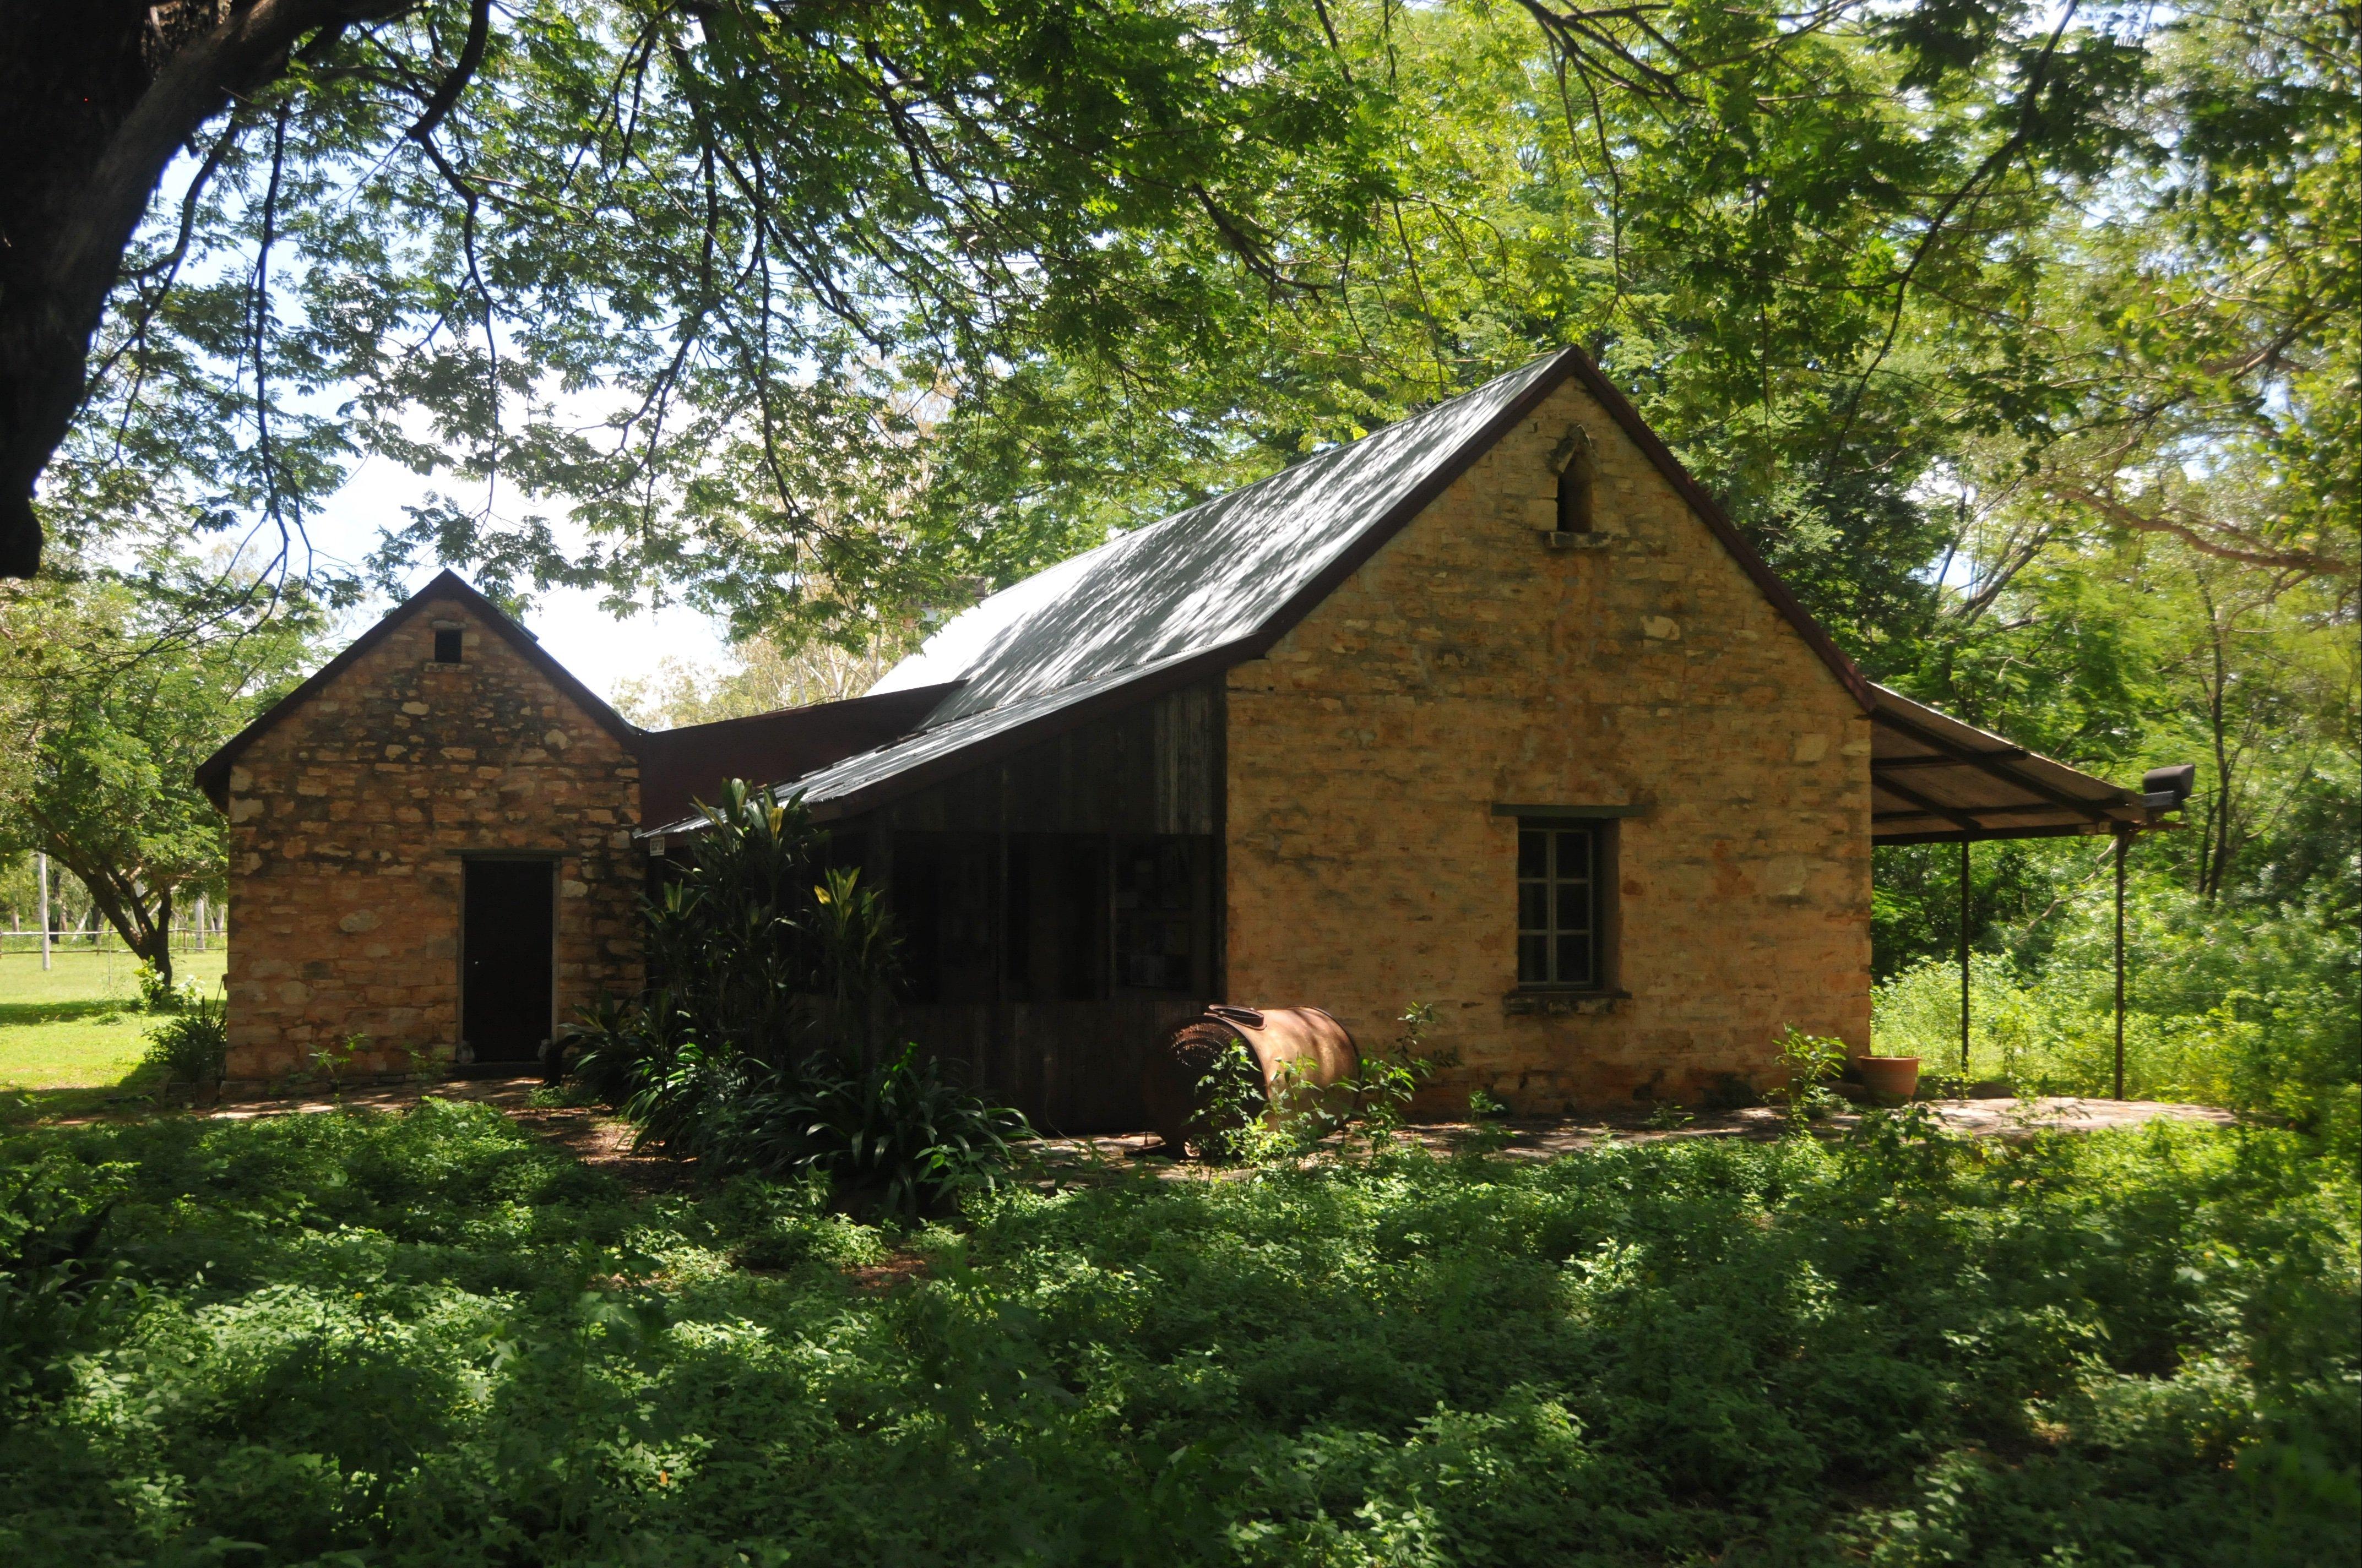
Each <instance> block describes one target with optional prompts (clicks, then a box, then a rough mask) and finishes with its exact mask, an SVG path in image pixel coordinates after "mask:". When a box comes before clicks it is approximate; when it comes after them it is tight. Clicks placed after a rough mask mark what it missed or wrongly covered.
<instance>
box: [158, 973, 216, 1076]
mask: <svg viewBox="0 0 2362 1568" xmlns="http://www.w3.org/2000/svg"><path fill="white" fill-rule="evenodd" d="M146 1063H147V1065H148V1066H150V1067H153V1068H157V1069H160V1070H161V1071H162V1073H163V1075H164V1080H165V1081H166V1082H167V1083H186V1084H195V1085H197V1086H199V1087H206V1086H210V1085H213V1084H216V1083H219V1082H220V1081H221V1080H222V1079H223V1077H224V1076H225V1075H226V1074H227V1073H228V1071H229V1006H228V1003H227V1002H226V1000H225V999H223V998H221V997H218V996H203V995H200V994H198V993H197V992H195V991H194V990H193V989H192V990H191V991H190V992H189V993H188V995H187V996H186V997H184V998H183V999H182V1003H181V1010H180V1011H179V1012H177V1013H174V1014H171V1015H170V1016H168V1017H167V1018H166V1019H165V1020H164V1021H163V1022H162V1023H160V1024H159V1025H156V1026H155V1027H154V1028H152V1029H150V1030H149V1031H148V1054H147V1057H146Z"/></svg>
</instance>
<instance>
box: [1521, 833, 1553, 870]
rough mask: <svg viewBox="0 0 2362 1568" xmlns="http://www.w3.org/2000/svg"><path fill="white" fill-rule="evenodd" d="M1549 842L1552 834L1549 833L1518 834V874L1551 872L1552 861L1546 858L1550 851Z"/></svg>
mask: <svg viewBox="0 0 2362 1568" xmlns="http://www.w3.org/2000/svg"><path fill="white" fill-rule="evenodd" d="M1549 844H1550V835H1549V834H1547V833H1520V834H1518V875H1519V876H1548V875H1549V874H1550V863H1549V861H1547V860H1546V859H1545V856H1546V855H1547V854H1548V853H1549Z"/></svg>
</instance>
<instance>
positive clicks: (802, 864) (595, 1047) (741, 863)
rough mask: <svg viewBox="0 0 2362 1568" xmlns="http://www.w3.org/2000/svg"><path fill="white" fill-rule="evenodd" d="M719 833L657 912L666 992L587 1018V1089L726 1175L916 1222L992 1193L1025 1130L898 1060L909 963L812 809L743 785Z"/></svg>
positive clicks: (731, 788) (582, 1073)
mask: <svg viewBox="0 0 2362 1568" xmlns="http://www.w3.org/2000/svg"><path fill="white" fill-rule="evenodd" d="M706 819H707V828H706V830H705V831H704V832H703V833H701V834H700V835H699V836H698V837H697V838H696V839H694V840H693V849H692V851H691V855H692V858H691V861H690V864H689V865H688V866H687V867H685V868H683V869H682V870H681V872H679V875H678V876H677V877H676V879H675V880H674V881H673V882H671V883H669V884H668V885H667V886H666V887H665V889H664V891H663V894H662V895H661V896H660V897H658V898H657V899H655V900H652V901H650V902H649V903H648V904H647V905H646V907H645V910H644V915H645V918H646V927H647V950H648V971H649V976H650V982H649V985H648V987H647V989H646V991H644V992H642V993H641V994H640V995H639V996H637V997H635V998H634V999H632V1000H630V1001H628V1002H616V1001H610V1002H608V1003H603V1004H602V1006H600V1007H599V1008H597V1009H595V1010H593V1012H592V1013H591V1014H589V1015H588V1017H587V1018H586V1019H585V1029H584V1033H583V1036H582V1039H583V1043H584V1049H583V1052H582V1055H581V1056H580V1058H579V1059H578V1060H577V1061H576V1063H575V1064H574V1067H573V1076H574V1079H575V1081H577V1082H578V1083H579V1084H581V1085H583V1086H584V1087H586V1088H588V1089H590V1090H591V1091H594V1092H596V1093H597V1094H599V1095H600V1096H602V1098H604V1099H605V1100H606V1102H608V1103H610V1104H612V1105H614V1106H615V1107H617V1109H618V1110H619V1111H620V1112H621V1113H622V1114H623V1115H624V1118H625V1119H626V1120H628V1121H630V1122H631V1123H632V1124H633V1125H634V1126H635V1128H636V1129H637V1139H638V1144H639V1146H642V1147H645V1148H648V1149H652V1150H659V1151H662V1152H664V1153H667V1154H670V1155H673V1156H676V1157H682V1158H693V1159H695V1160H696V1161H698V1162H699V1165H700V1168H701V1169H703V1170H705V1171H707V1172H710V1173H713V1174H717V1175H731V1174H736V1173H754V1174H758V1175H763V1176H770V1177H790V1178H792V1177H801V1176H806V1175H819V1176H825V1177H827V1178H830V1179H834V1180H837V1181H839V1182H842V1183H844V1184H845V1185H847V1186H849V1187H855V1188H860V1189H864V1190H875V1191H877V1193H878V1194H879V1195H880V1196H881V1197H882V1198H883V1200H884V1201H886V1202H887V1203H888V1204H889V1206H891V1207H893V1208H895V1209H898V1210H900V1211H903V1212H916V1211H918V1210H922V1209H927V1208H936V1207H940V1206H942V1205H943V1204H944V1203H945V1202H947V1201H949V1200H950V1199H951V1198H953V1197H954V1196H955V1194H957V1193H959V1192H962V1191H966V1190H971V1189H976V1188H984V1189H989V1188H991V1187H992V1186H994V1185H995V1184H996V1183H997V1182H998V1181H999V1179H1000V1173H1001V1172H1002V1171H1003V1170H1004V1169H1005V1168H1006V1167H1007V1165H1008V1161H1009V1143H1010V1139H1011V1138H1013V1137H1017V1136H1020V1135H1022V1134H1023V1133H1024V1132H1025V1131H1026V1130H1027V1129H1026V1126H1025V1123H1024V1119H1023V1118H1022V1117H1021V1116H1019V1115H1018V1114H1017V1113H1015V1112H1014V1111H1009V1110H1005V1109H1001V1108H999V1107H995V1106H991V1105H988V1104H986V1103H985V1102H982V1101H980V1100H978V1099H977V1098H976V1097H975V1096H974V1095H972V1094H969V1093H968V1092H966V1091H965V1090H964V1089H962V1088H960V1087H958V1086H957V1085H955V1084H953V1083H951V1082H950V1081H948V1080H946V1079H945V1077H944V1070H943V1069H942V1067H941V1066H940V1065H939V1064H937V1063H936V1062H934V1061H933V1059H931V1058H922V1057H921V1056H920V1055H919V1053H918V1051H917V1048H916V1047H903V1048H901V1049H900V1050H899V1051H889V1050H888V1049H887V1048H886V1043H885V1040H884V1037H883V1036H882V1034H881V1030H880V1025H881V1021H882V1020H883V1018H884V1017H885V1015H886V1006H887V1003H888V1002H889V999H890V994H891V991H892V988H893V985H894V981H895V979H896V976H897V972H898V962H897V959H896V952H895V938H894V933H893V929H892V926H891V923H890V922H889V920H888V918H887V916H886V913H885V910H884V908H883V906H882V905H881V904H880V903H879V900H878V898H877V894H875V893H873V892H872V891H870V890H869V889H867V888H865V887H863V886H862V885H861V883H860V878H859V875H858V873H857V872H853V871H850V870H845V869H843V868H829V867H827V865H826V863H825V861H826V854H827V848H828V837H827V834H826V833H825V832H824V831H822V829H820V828H817V827H815V826H813V824H812V821H811V817H810V815H809V814H808V813H807V812H806V811H805V810H804V808H803V806H802V805H801V803H800V802H798V801H789V802H788V803H787V804H785V805H779V804H775V803H774V802H772V801H771V800H770V798H769V797H768V796H767V795H764V794H762V793H761V792H750V791H749V790H748V789H747V787H746V785H745V784H744V783H743V782H740V781H737V780H733V781H731V782H730V783H728V784H725V785H724V786H723V791H722V801H721V804H720V805H718V806H711V807H708V808H707V810H706Z"/></svg>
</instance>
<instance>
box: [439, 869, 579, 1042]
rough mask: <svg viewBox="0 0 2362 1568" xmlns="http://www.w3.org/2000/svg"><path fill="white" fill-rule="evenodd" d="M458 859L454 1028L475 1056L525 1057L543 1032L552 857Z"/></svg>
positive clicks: (553, 911)
mask: <svg viewBox="0 0 2362 1568" xmlns="http://www.w3.org/2000/svg"><path fill="white" fill-rule="evenodd" d="M466 865H467V894H466V898H467V905H466V908H465V909H464V911H463V912H462V924H461V930H462V932H463V934H464V935H463V938H462V939H463V941H464V942H465V944H466V951H465V954H464V957H463V959H462V960H461V967H460V984H461V991H460V1007H461V1016H460V1023H459V1035H460V1037H461V1038H462V1039H464V1040H466V1041H467V1042H468V1044H469V1047H472V1048H473V1051H474V1055H475V1059H476V1060H478V1061H480V1062H530V1061H533V1060H535V1059H536V1058H538V1057H539V1055H540V1054H541V1043H542V1041H544V1040H546V1039H547V1038H549V1036H550V1024H551V997H550V989H551V981H552V978H553V969H552V966H553V964H554V962H555V954H554V952H553V950H552V949H553V948H555V947H556V945H557V944H556V938H557V881H556V878H557V862H556V861H468V862H466Z"/></svg>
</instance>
